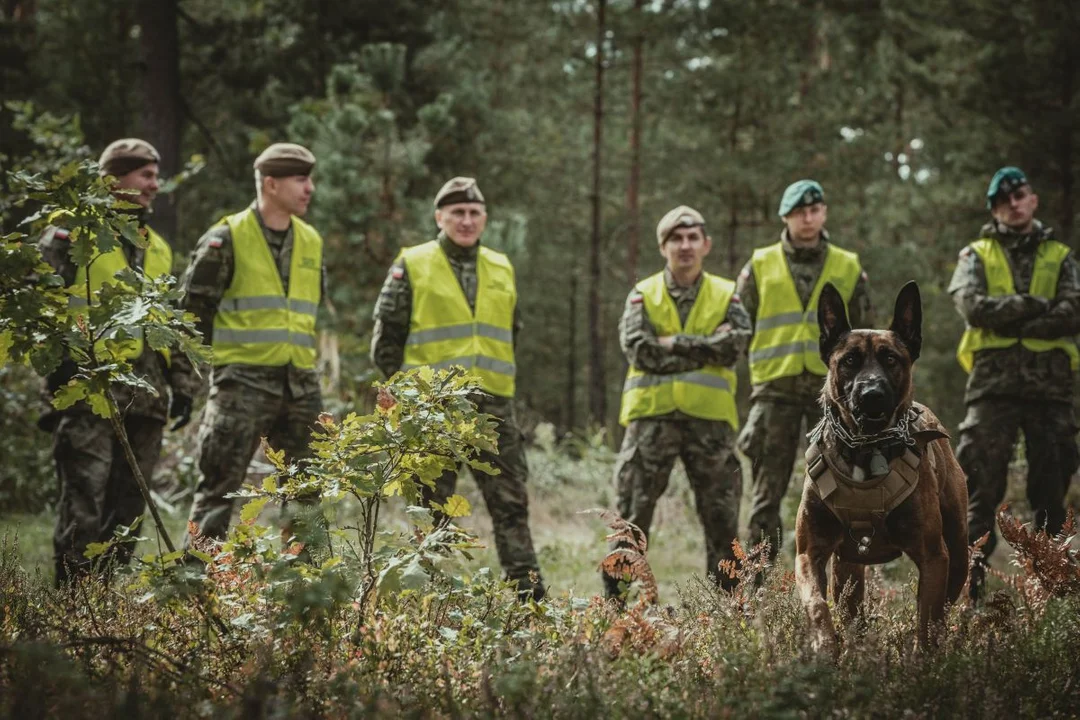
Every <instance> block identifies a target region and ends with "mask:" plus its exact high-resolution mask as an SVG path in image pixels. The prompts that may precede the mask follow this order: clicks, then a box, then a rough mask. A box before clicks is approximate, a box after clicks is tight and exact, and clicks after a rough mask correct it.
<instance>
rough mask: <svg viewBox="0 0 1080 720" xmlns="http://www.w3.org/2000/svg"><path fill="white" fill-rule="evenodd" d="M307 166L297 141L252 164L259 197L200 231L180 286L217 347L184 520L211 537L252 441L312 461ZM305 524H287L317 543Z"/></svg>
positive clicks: (225, 515)
mask: <svg viewBox="0 0 1080 720" xmlns="http://www.w3.org/2000/svg"><path fill="white" fill-rule="evenodd" d="M314 167H315V156H314V155H312V154H311V152H310V151H309V150H308V149H307V148H304V147H301V146H300V145H294V144H292V143H276V144H274V145H271V146H270V147H268V148H267V149H266V150H265V151H263V153H262V154H261V155H259V157H258V158H256V159H255V163H254V169H255V192H256V199H255V201H254V202H253V203H252V204H251V206H250V207H248V208H247V209H246V210H242V211H240V212H238V213H236V214H235V215H229V216H228V217H226V218H225V219H223V220H222V221H221V222H220V223H218V224H217V225H215V226H214V227H212V228H210V230H208V231H207V232H206V234H205V235H203V237H202V238H201V239H200V240H199V243H198V245H197V246H196V248H195V252H194V253H193V255H192V259H191V264H190V265H189V266H188V269H187V272H186V273H185V274H184V277H183V280H182V283H181V285H182V287H183V289H184V290H185V293H186V295H185V298H184V304H185V309H186V310H189V311H191V312H192V313H194V314H195V315H196V316H197V317H198V318H199V325H198V327H199V330H200V331H201V332H202V334H203V337H204V338H206V339H207V340H208V341H210V340H212V346H213V350H214V360H213V362H214V370H213V375H212V377H211V380H210V394H209V398H208V400H207V404H206V411H205V412H204V414H203V419H202V424H201V426H200V427H199V470H200V472H201V473H202V478H201V479H200V481H199V486H198V488H196V491H195V500H194V502H193V504H192V506H191V516H190V518H189V521H190V522H191V523H194V524H195V526H196V527H197V528H198V530H199V532H200V533H201V534H202V535H205V536H207V537H211V538H215V539H219V538H222V537H224V536H225V534H226V532H227V531H228V529H229V519H230V517H231V514H232V508H233V499H232V498H229V497H226V495H228V494H229V493H232V492H235V491H236V490H239V489H240V486H241V485H242V484H243V482H244V477H245V475H246V474H247V467H248V464H249V463H250V462H251V458H252V456H253V455H254V454H255V450H256V449H257V448H258V446H259V440H260V438H262V437H266V438H267V440H268V441H269V443H270V445H271V446H272V447H274V448H275V449H278V450H284V451H285V456H286V457H287V458H288V460H289V461H290V462H294V461H296V460H298V459H302V458H304V457H306V456H307V455H308V454H309V450H308V441H309V439H310V436H311V430H312V428H313V427H314V424H315V420H316V418H317V417H318V414H319V411H320V409H321V404H322V398H321V395H320V392H319V378H318V376H317V374H316V372H315V354H316V353H315V319H316V311H317V310H318V307H319V304H320V302H321V300H322V298H323V297H324V292H323V285H324V280H325V277H326V272H325V269H324V267H323V241H322V237H320V236H319V233H318V231H316V230H315V228H313V227H312V226H311V225H309V224H308V223H306V222H304V221H303V220H302V219H301V218H302V217H303V216H304V215H305V214H306V213H307V210H308V205H309V204H310V203H311V197H312V195H313V194H314V192H315V183H314V182H313V181H312V179H311V172H312V170H313V169H314ZM312 512H313V511H312ZM302 525H303V523H296V524H294V525H293V526H292V527H291V530H292V531H293V532H294V533H297V534H298V536H299V537H298V539H300V540H301V541H302V542H311V541H313V540H317V539H318V537H317V535H313V534H312V533H309V532H307V531H302V530H301V526H302ZM317 526H318V523H316V524H315V525H312V526H309V527H313V528H316V527H317ZM189 540H190V538H189Z"/></svg>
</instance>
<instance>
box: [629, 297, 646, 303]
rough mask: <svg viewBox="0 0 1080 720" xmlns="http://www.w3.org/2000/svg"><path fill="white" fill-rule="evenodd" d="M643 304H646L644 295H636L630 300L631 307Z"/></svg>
mask: <svg viewBox="0 0 1080 720" xmlns="http://www.w3.org/2000/svg"><path fill="white" fill-rule="evenodd" d="M643 302H645V297H644V296H643V295H634V296H633V297H632V298H630V304H631V305H640V304H641V303H643Z"/></svg>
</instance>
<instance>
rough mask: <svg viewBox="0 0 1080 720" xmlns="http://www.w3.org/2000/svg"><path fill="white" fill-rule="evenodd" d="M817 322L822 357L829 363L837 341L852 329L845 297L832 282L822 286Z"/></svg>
mask: <svg viewBox="0 0 1080 720" xmlns="http://www.w3.org/2000/svg"><path fill="white" fill-rule="evenodd" d="M817 322H818V328H819V329H820V330H821V337H820V339H819V349H820V352H821V359H822V361H823V362H824V363H825V364H826V365H828V364H829V356H830V355H832V352H833V350H835V349H836V345H837V343H839V342H840V339H841V338H842V337H844V335H846V334H848V333H849V332H850V331H851V325H850V324H849V323H848V319H847V307H845V306H844V298H842V297H840V291H839V290H837V289H836V288H835V287H833V284H832V283H830V282H827V283H825V287H823V288H821V297H820V298H818V304H817Z"/></svg>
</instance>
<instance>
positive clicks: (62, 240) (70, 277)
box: [38, 225, 78, 285]
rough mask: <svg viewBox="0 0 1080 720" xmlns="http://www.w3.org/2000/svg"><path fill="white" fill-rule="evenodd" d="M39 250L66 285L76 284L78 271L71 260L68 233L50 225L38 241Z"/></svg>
mask: <svg viewBox="0 0 1080 720" xmlns="http://www.w3.org/2000/svg"><path fill="white" fill-rule="evenodd" d="M38 249H39V250H40V251H41V257H42V258H44V259H45V262H47V263H49V264H50V265H52V267H53V270H55V271H56V274H57V275H59V276H60V277H62V278H63V279H64V285H73V284H74V283H75V272H76V271H77V270H78V268H77V267H76V265H75V263H74V262H72V260H71V254H70V252H69V250H70V249H71V240H69V239H68V231H67V230H65V229H63V228H58V227H56V226H55V225H50V226H49V227H47V228H45V231H44V232H42V233H41V239H40V240H38Z"/></svg>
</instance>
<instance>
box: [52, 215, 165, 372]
mask: <svg viewBox="0 0 1080 720" xmlns="http://www.w3.org/2000/svg"><path fill="white" fill-rule="evenodd" d="M146 236H147V240H149V243H150V244H149V245H147V247H146V250H145V251H144V255H143V275H145V276H146V277H148V278H151V279H154V278H159V277H164V276H165V275H168V274H169V273H171V272H172V263H173V253H172V248H171V247H169V243H167V242H166V241H165V238H163V237H161V236H160V235H158V234H157V233H156V232H154V230H153V229H152V228H150V227H147V228H146ZM130 267H131V266H130V265H129V264H128V261H127V256H126V255H125V254H124V249H123V248H122V247H119V246H118V247H115V248H113V249H112V250H110V251H109V252H107V253H104V254H95V255H94V257H93V259H92V260H91V261H90V265H89V268H90V280H89V283H88V282H87V278H86V266H82V267H79V268H78V270H76V271H75V282H74V283H73V284H72V295H71V297H69V298H68V307H70V308H72V309H73V315H74V316H75V317H76V318H77V317H78V316H79V314H80V313H79V308H83V307H86V306H87V297H86V288H87V287H89V289H90V295H91V298H90V302H91V303H95V304H96V302H97V295H98V293H100V292H101V288H102V287H104V286H105V285H115V284H117V283H119V280H117V279H116V273H118V272H120V271H121V270H125V269H127V268H130ZM132 335H135V337H133V338H131V339H129V340H123V341H121V344H120V348H119V354H120V356H121V357H123V358H125V359H127V360H134V359H135V358H137V357H139V356H140V355H142V353H143V339H142V333H141V331H139V330H138V328H136V329H135V330H134V331H133V332H132ZM104 351H105V345H104V341H101V342H100V343H99V344H98V346H97V352H98V354H99V355H102V357H107V356H106V355H104ZM162 355H164V356H165V359H166V361H168V359H169V353H168V350H165V351H162Z"/></svg>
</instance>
